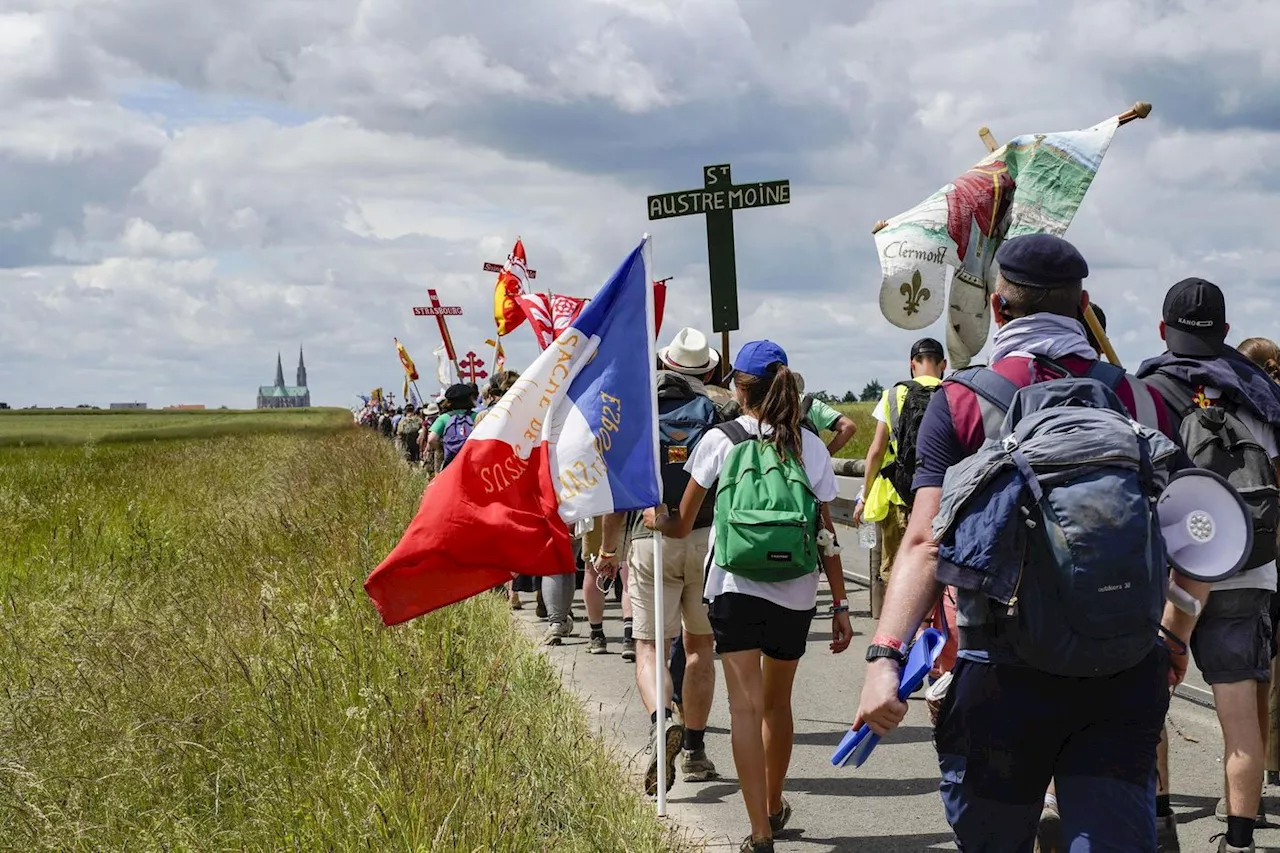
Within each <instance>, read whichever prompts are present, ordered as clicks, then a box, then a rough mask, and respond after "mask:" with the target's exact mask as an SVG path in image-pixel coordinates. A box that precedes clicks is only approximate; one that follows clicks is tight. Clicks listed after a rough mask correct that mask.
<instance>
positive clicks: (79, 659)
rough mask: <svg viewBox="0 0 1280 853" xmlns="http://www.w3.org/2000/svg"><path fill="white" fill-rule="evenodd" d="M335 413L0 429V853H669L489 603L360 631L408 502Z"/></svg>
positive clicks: (376, 455) (554, 682) (68, 419)
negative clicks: (367, 586)
mask: <svg viewBox="0 0 1280 853" xmlns="http://www.w3.org/2000/svg"><path fill="white" fill-rule="evenodd" d="M339 416H341V418H345V421H343V422H341V423H340V422H339V421H340V418H339ZM349 421H350V416H349V415H348V414H347V413H345V412H342V411H341V410H338V411H337V412H328V411H324V410H311V411H304V412H282V413H275V412H273V413H261V414H258V413H234V412H233V413H226V412H205V413H194V414H192V413H160V412H142V413H124V414H108V413H88V414H79V413H76V414H65V415H64V414H56V415H54V414H49V413H37V414H23V413H5V414H3V415H0V440H2V441H3V442H4V443H6V444H8V445H10V446H7V447H0V661H3V664H4V665H3V666H0V849H5V850H23V851H35V850H40V851H123V850H129V851H134V850H137V851H308V853H310V851H356V850H360V851H374V850H377V851H477V850H478V851H489V850H501V851H540V850H555V851H582V853H588V851H591V853H594V851H615V850H617V851H623V850H626V851H664V850H672V849H677V848H678V847H679V844H680V842H679V841H678V839H676V838H674V837H673V836H672V835H671V834H670V831H669V830H667V829H664V828H663V827H662V826H661V825H660V824H659V823H658V822H657V820H656V819H655V818H654V817H653V808H652V806H651V805H650V804H648V803H646V802H645V801H644V800H643V798H642V797H641V796H640V795H639V793H638V791H637V789H636V786H635V785H633V784H630V783H628V782H627V781H626V780H625V778H624V774H623V771H622V769H621V768H620V767H619V766H618V764H617V763H615V761H614V759H613V758H612V757H611V756H610V754H609V753H607V751H606V750H605V749H604V748H603V747H602V746H601V745H600V744H599V742H598V741H597V740H595V739H594V738H593V737H592V736H591V734H590V733H589V730H588V726H587V723H586V718H585V715H584V713H583V710H582V708H581V707H580V705H579V704H578V702H577V700H576V699H575V698H574V697H572V696H570V695H568V694H567V693H566V692H565V691H564V690H563V689H562V688H561V686H560V682H559V679H558V677H557V675H556V673H555V671H554V669H553V668H552V667H551V666H550V665H549V664H548V662H547V661H546V660H545V659H544V658H543V657H541V656H540V655H539V654H538V653H537V652H536V650H535V649H534V648H533V646H532V644H531V643H530V641H528V640H527V639H526V638H525V637H524V636H523V635H522V634H521V633H520V632H519V631H518V630H516V628H515V627H514V626H513V624H512V622H511V621H510V618H509V615H508V613H507V611H506V607H505V599H503V598H501V597H499V596H496V595H484V596H481V597H480V598H477V599H474V600H472V601H469V602H465V603H463V604H460V605H457V606H454V607H450V608H446V609H445V610H443V611H440V612H437V613H434V614H431V615H429V616H427V617H424V618H421V619H418V620H415V621H413V622H411V623H408V624H405V625H402V626H398V627H396V628H391V629H387V628H384V627H383V626H382V624H381V622H380V621H379V619H378V617H377V615H376V613H375V611H374V609H373V607H372V605H371V604H370V603H369V601H368V600H367V598H366V596H365V594H364V591H363V589H362V586H361V584H362V582H363V580H364V578H365V576H366V574H367V573H368V571H369V570H370V569H371V568H372V567H373V566H374V565H376V564H377V563H378V561H379V560H380V559H381V558H382V557H383V556H384V555H385V554H386V553H387V552H388V550H389V549H390V548H391V547H392V546H393V545H394V544H395V542H396V541H397V539H398V538H399V535H400V533H401V532H402V531H403V529H404V527H405V525H406V524H407V522H408V521H409V519H410V518H411V517H412V515H413V513H414V512H415V511H416V509H417V506H418V502H419V500H420V499H421V495H422V492H423V488H424V485H425V483H424V480H423V478H422V476H421V475H420V474H418V473H416V472H413V471H410V470H409V468H408V467H407V466H405V465H404V464H402V463H401V462H400V461H399V459H398V458H397V456H396V455H395V453H394V450H393V448H392V447H391V445H390V444H389V443H387V442H385V441H383V440H380V439H379V438H378V437H376V436H375V435H373V434H371V433H370V432H369V431H368V430H362V429H358V428H355V427H351V426H349ZM286 425H287V426H286ZM117 426H118V427H119V428H118V429H117ZM36 434H43V435H44V436H45V440H42V441H32V440H27V438H22V440H21V442H19V441H18V440H15V439H16V438H18V437H29V436H32V435H36ZM179 435H181V436H185V437H184V438H182V439H181V440H177V439H176V438H175V436H179ZM89 439H92V440H89ZM19 443H23V444H45V445H49V446H34V447H31V446H28V447H18V446H15V445H17V444H19Z"/></svg>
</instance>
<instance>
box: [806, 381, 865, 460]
mask: <svg viewBox="0 0 1280 853" xmlns="http://www.w3.org/2000/svg"><path fill="white" fill-rule="evenodd" d="M793 375H794V376H795V378H796V387H797V389H798V390H799V391H800V397H801V401H800V403H801V406H800V408H801V411H802V412H805V414H804V416H803V418H802V420H803V419H807V420H808V421H809V423H810V424H812V425H813V427H814V428H815V429H816V430H817V432H818V434H819V435H821V434H822V433H823V432H827V431H829V432H834V433H835V435H833V436H832V437H831V441H829V442H827V452H828V453H830V454H831V455H832V456H835V455H836V452H837V451H839V450H840V449H841V448H842V447H844V446H845V445H846V444H848V443H849V442H850V440H852V439H853V435H854V433H856V432H857V431H858V425H857V424H855V423H854V422H853V418H850V417H848V416H846V415H843V414H841V413H840V412H839V411H837V410H836V409H834V408H832V407H831V406H830V405H828V404H826V403H824V402H823V401H821V400H819V399H818V398H817V397H814V396H813V395H812V394H805V393H804V377H803V376H801V375H800V374H799V373H796V374H793Z"/></svg>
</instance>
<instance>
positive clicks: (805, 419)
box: [800, 394, 822, 437]
mask: <svg viewBox="0 0 1280 853" xmlns="http://www.w3.org/2000/svg"><path fill="white" fill-rule="evenodd" d="M814 399H815V397H814V396H813V395H812V394H805V395H804V396H803V397H801V398H800V428H801V429H807V430H808V431H809V432H811V433H813V434H814V435H816V436H818V437H821V436H822V433H820V432H819V431H818V427H817V424H815V423H814V422H813V421H811V420H809V412H810V410H812V409H813V401H814Z"/></svg>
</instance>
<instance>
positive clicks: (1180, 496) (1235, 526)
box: [1156, 468, 1253, 613]
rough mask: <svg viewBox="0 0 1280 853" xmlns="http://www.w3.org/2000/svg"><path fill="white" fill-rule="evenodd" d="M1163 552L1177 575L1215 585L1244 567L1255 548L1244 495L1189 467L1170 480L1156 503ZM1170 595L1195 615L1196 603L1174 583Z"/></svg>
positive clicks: (1223, 480) (1220, 480) (1228, 485)
mask: <svg viewBox="0 0 1280 853" xmlns="http://www.w3.org/2000/svg"><path fill="white" fill-rule="evenodd" d="M1156 514H1157V515H1158V517H1159V519H1160V528H1161V533H1162V534H1163V535H1164V544H1165V555H1166V557H1167V558H1168V560H1169V565H1170V566H1172V567H1173V570H1174V571H1176V572H1177V573H1178V574H1180V575H1183V576H1185V577H1189V578H1191V579H1192V580H1197V581H1203V582H1205V583H1217V582H1218V581H1221V580H1226V579H1227V578H1229V577H1231V576H1232V575H1234V574H1235V573H1236V572H1238V571H1240V569H1241V568H1242V567H1243V566H1244V563H1245V560H1246V559H1248V556H1249V553H1250V551H1252V550H1253V523H1252V521H1251V519H1250V516H1249V509H1248V507H1246V506H1245V503H1244V499H1243V498H1241V497H1240V494H1239V493H1238V492H1237V491H1236V490H1235V489H1234V488H1233V487H1232V486H1231V484H1230V483H1228V482H1227V481H1226V480H1225V479H1223V478H1222V477H1220V476H1219V475H1217V474H1215V473H1213V472H1212V471H1205V470H1203V469H1201V468H1189V469H1187V470H1184V471H1179V472H1178V473H1176V474H1174V475H1173V476H1172V477H1171V478H1169V485H1168V486H1166V487H1165V490H1164V492H1163V493H1162V494H1161V495H1160V500H1159V501H1158V502H1157V504H1156ZM1169 590H1170V598H1172V599H1173V600H1174V604H1175V605H1176V606H1177V607H1178V608H1179V609H1181V610H1184V611H1186V612H1188V613H1196V612H1198V610H1199V607H1198V604H1199V602H1197V601H1195V599H1194V598H1193V597H1191V596H1190V595H1188V594H1187V593H1186V592H1184V591H1183V590H1182V589H1181V588H1180V587H1178V586H1176V585H1175V584H1173V583H1170V584H1169Z"/></svg>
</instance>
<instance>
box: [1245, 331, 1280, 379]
mask: <svg viewBox="0 0 1280 853" xmlns="http://www.w3.org/2000/svg"><path fill="white" fill-rule="evenodd" d="M1236 349H1237V350H1239V351H1240V352H1241V354H1243V355H1244V357H1245V358H1247V359H1249V360H1250V361H1252V362H1253V363H1254V364H1256V365H1258V367H1261V368H1262V369H1263V370H1265V371H1267V373H1269V374H1270V375H1271V378H1272V379H1274V380H1275V381H1276V382H1280V346H1276V342H1275V341H1273V340H1271V339H1270V338H1245V339H1244V340H1243V341H1241V342H1240V346H1238V347H1236Z"/></svg>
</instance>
